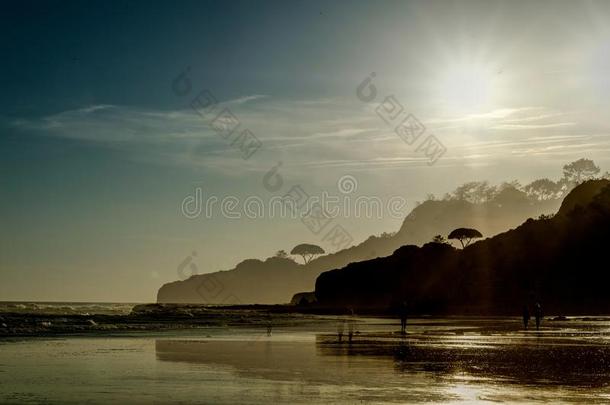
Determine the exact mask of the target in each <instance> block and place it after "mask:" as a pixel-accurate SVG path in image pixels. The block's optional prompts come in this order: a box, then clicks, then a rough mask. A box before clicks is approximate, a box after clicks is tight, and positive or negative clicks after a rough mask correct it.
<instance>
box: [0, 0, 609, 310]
mask: <svg viewBox="0 0 610 405" xmlns="http://www.w3.org/2000/svg"><path fill="white" fill-rule="evenodd" d="M0 49H1V50H2V62H1V63H0V88H1V89H2V91H1V92H0V300H5V301H6V300H38V301H98V302H150V301H154V300H155V297H156V291H157V289H158V288H159V287H160V286H161V285H162V284H163V283H166V282H170V281H175V280H177V279H179V278H180V277H181V273H180V271H179V269H180V266H181V264H182V263H184V261H185V260H192V262H193V263H195V265H196V267H197V271H198V272H200V273H206V272H211V271H217V270H224V269H230V268H232V267H233V266H234V265H235V264H237V263H238V262H240V261H242V260H244V259H246V258H259V259H264V258H266V257H269V256H271V255H273V254H274V253H275V252H276V251H277V250H280V249H284V250H286V251H290V249H292V247H293V246H295V245H296V244H298V243H302V242H307V243H315V244H319V245H320V246H322V247H323V248H324V249H325V250H327V251H328V252H332V251H335V250H337V247H336V246H333V245H332V243H329V241H328V240H325V239H324V232H319V233H316V232H312V230H311V229H310V228H308V227H307V226H305V225H304V224H303V223H302V221H300V220H298V219H295V218H292V217H281V216H280V215H277V213H273V214H269V212H268V211H266V213H267V214H266V215H260V213H259V215H252V212H251V210H248V209H247V208H246V207H245V206H246V203H245V202H246V201H247V199H248V198H249V197H250V198H251V199H255V200H256V201H263V203H265V204H266V205H265V206H264V207H265V209H267V208H268V206H270V205H271V203H269V199H271V198H272V197H274V196H282V195H286V194H287V193H289V192H290V191H291V190H293V189H294V187H297V186H298V188H299V189H300V190H305V191H306V193H307V194H309V195H316V196H318V195H323V194H324V193H327V194H328V195H331V196H336V197H339V198H341V201H342V202H344V201H345V200H346V199H350V198H351V200H349V203H348V205H350V204H351V203H352V202H353V201H354V200H355V199H356V198H357V197H363V198H377V199H379V200H380V201H382V203H383V207H384V208H383V212H382V215H377V216H375V217H370V218H369V217H363V216H362V215H360V216H358V215H355V214H354V210H352V212H346V211H345V212H342V214H341V215H339V216H338V217H337V218H335V219H334V223H335V224H339V225H340V226H341V227H342V229H344V230H345V231H346V232H347V233H348V234H349V236H350V239H351V240H352V241H353V243H359V242H361V241H363V240H364V239H366V238H367V237H368V236H370V235H374V234H381V233H382V232H393V231H396V230H397V229H398V228H399V227H400V225H401V223H402V218H404V216H406V215H407V214H408V212H409V210H410V209H412V208H413V207H414V206H415V205H416V204H417V202H418V201H421V200H423V199H424V198H425V197H426V195H428V194H430V193H433V194H435V195H438V196H442V195H443V194H444V193H445V192H448V191H451V190H452V189H454V188H455V187H456V186H458V185H460V184H462V183H464V182H466V181H470V180H488V181H490V182H492V183H499V182H502V181H509V180H513V179H517V180H519V181H521V182H522V183H524V184H525V183H527V182H529V181H532V180H534V179H537V178H541V177H549V178H552V179H553V178H554V179H556V178H558V177H560V176H561V167H562V166H563V164H565V163H567V162H570V161H573V160H577V159H579V158H581V157H586V158H590V159H593V160H594V161H595V162H596V163H597V164H598V165H599V166H601V168H602V170H604V171H605V170H608V169H610V161H609V160H610V159H609V158H608V156H609V154H608V152H609V151H610V125H609V124H608V120H607V117H608V111H610V101H609V98H608V97H607V95H608V94H609V92H610V75H609V74H608V72H609V71H610V3H608V2H602V1H600V2H572V1H569V2H568V1H538V2H511V1H463V2H462V1H446V2H444V1H435V2H430V1H415V2H410V1H370V2H365V1H342V2H330V1H329V2H319V1H266V2H252V1H243V2H241V1H225V2H221V1H214V2H211V1H193V2H190V1H178V2H154V1H151V2H145V1H132V2H129V1H126V2H114V1H104V2H102V1H91V2H76V1H18V2H17V1H4V2H2V3H1V5H0ZM367 80H368V81H367ZM210 95H211V97H213V99H214V100H215V101H214V103H213V104H211V105H207V104H205V103H203V101H205V100H206V98H205V97H209V96H210ZM222 114H224V115H222ZM403 118H404V119H407V121H405V122H408V123H410V124H413V123H415V125H414V126H409V127H408V128H409V131H411V132H408V133H409V134H411V135H410V137H409V136H407V137H405V136H404V134H405V133H404V132H403V133H402V135H403V136H402V137H401V136H400V134H399V133H398V132H397V131H396V128H397V124H399V123H400V122H402V119H403ZM396 120H398V121H396ZM237 123H238V124H239V126H237V128H236V129H235V131H234V132H233V133H231V132H230V130H231V129H232V128H234V127H235V125H234V124H237ZM246 130H247V131H246ZM243 131H246V132H243ZM244 134H245V135H244ZM244 140H248V143H244ZM244 145H249V147H248V148H247V149H244V148H243V147H244ZM422 145H423V146H422ZM426 145H428V146H429V145H434V148H435V149H429V148H426ZM240 147H241V149H240ZM430 151H433V152H435V153H432V154H431V156H430V153H427V152H430ZM274 168H275V169H276V170H275V171H273V169H274ZM278 176H279V177H278ZM278 178H281V184H279V183H278V182H277V180H278ZM198 190H200V191H198ZM198 192H199V195H200V196H202V198H201V199H200V204H199V206H198V207H197V204H195V205H194V207H195V208H193V205H192V204H190V205H189V201H190V202H192V201H193V199H196V198H197V193H198ZM214 197H215V198H216V199H217V200H218V201H219V203H218V204H217V205H216V206H215V208H214V209H212V210H211V213H210V215H207V212H206V211H205V210H203V213H202V212H200V211H201V210H199V211H198V210H197V208H199V209H201V206H202V205H204V206H205V203H206V201H211V200H210V198H212V199H213V198H214ZM222 201H228V203H227V204H228V205H224V208H222V207H220V204H221V203H220V202H222ZM392 201H394V202H396V201H399V202H400V201H402V202H404V204H403V203H401V204H397V205H395V206H394V205H393V206H392V209H390V208H388V207H389V206H390V205H391V204H390V202H392ZM201 202H203V204H201ZM222 204H225V203H222ZM254 206H256V205H254ZM249 207H250V208H252V206H249ZM185 209H186V211H185ZM223 209H224V211H223ZM390 211H391V212H390ZM227 213H228V214H227ZM263 282H264V281H263Z"/></svg>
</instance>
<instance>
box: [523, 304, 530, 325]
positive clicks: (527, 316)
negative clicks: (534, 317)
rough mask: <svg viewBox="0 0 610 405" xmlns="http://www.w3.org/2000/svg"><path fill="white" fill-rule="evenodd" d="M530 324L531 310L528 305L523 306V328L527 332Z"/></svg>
mask: <svg viewBox="0 0 610 405" xmlns="http://www.w3.org/2000/svg"><path fill="white" fill-rule="evenodd" d="M529 322H530V310H529V308H528V307H527V304H525V305H524V306H523V328H524V329H525V330H527V326H528V324H529Z"/></svg>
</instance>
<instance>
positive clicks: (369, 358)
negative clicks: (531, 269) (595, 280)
mask: <svg viewBox="0 0 610 405" xmlns="http://www.w3.org/2000/svg"><path fill="white" fill-rule="evenodd" d="M606 322H607V321H605V320H604V321H602V322H598V323H595V322H584V321H582V322H580V323H579V322H578V321H571V322H570V323H555V324H551V325H550V326H547V327H545V328H544V329H543V330H542V331H541V332H522V331H519V330H518V329H515V327H514V324H513V323H508V322H507V321H506V320H503V321H495V320H486V321H480V320H479V321H477V320H464V321H461V320H458V321H446V320H439V321H438V322H430V321H425V322H421V323H417V322H414V323H412V324H411V325H410V332H409V333H408V335H407V336H406V337H405V336H402V335H400V333H399V332H397V331H394V330H393V326H391V327H388V325H381V326H380V325H374V324H366V323H365V324H362V325H360V326H359V328H358V331H357V333H355V335H354V338H353V340H352V342H351V343H350V342H349V341H347V340H346V339H345V337H343V338H342V337H341V336H339V335H338V334H337V333H335V332H334V331H333V332H321V333H315V334H310V335H305V336H309V337H308V338H301V339H296V340H291V339H281V338H279V339H278V338H277V337H275V336H274V337H272V338H263V339H261V338H258V339H254V340H249V341H248V340H241V341H240V340H222V339H220V340H214V339H206V340H157V341H156V345H155V347H156V355H157V359H158V360H160V361H171V362H183V363H184V362H186V363H200V364H208V365H216V366H224V367H228V368H230V369H231V371H232V372H233V373H235V374H236V375H237V376H239V377H245V378H261V379H266V380H274V381H278V382H280V381H281V382H286V381H292V382H293V383H297V385H296V386H298V387H300V388H299V389H300V390H302V391H303V390H309V391H308V393H307V395H309V396H318V395H320V393H324V392H326V393H327V394H328V391H329V390H330V388H329V387H334V389H336V390H339V392H338V393H336V395H338V396H339V398H343V399H354V400H356V399H358V400H371V401H378V400H389V401H399V400H403V401H418V402H419V401H440V402H445V401H458V402H459V401H464V400H469V399H470V400H482V399H490V400H499V401H526V402H528V401H533V400H540V401H554V400H556V399H557V395H561V399H562V400H565V401H578V402H580V401H585V400H586V401H587V402H595V401H601V402H604V401H607V400H608V399H609V397H608V394H609V393H610V391H609V390H608V389H607V385H608V384H609V383H610V368H609V367H608V365H609V364H610V345H609V342H610V339H609V338H610V336H608V330H607V328H606ZM477 325H478V326H477ZM280 336H281V335H280ZM349 387H352V388H349ZM355 387H357V388H355ZM331 391H332V390H331ZM341 391H343V392H341ZM352 391H353V392H352ZM303 392H305V391H303ZM341 395H346V397H341ZM334 398H335V399H336V397H334ZM363 398H364V399H363Z"/></svg>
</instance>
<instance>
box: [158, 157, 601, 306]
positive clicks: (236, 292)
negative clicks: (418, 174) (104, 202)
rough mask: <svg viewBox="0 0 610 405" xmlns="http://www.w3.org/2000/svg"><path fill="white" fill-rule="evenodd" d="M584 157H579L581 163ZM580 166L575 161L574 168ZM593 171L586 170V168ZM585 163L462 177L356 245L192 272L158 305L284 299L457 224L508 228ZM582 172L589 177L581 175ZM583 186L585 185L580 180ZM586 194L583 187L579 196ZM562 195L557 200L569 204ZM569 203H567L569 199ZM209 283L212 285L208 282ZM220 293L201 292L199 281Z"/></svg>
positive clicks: (550, 206) (566, 185) (546, 208)
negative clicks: (554, 174) (558, 170)
mask: <svg viewBox="0 0 610 405" xmlns="http://www.w3.org/2000/svg"><path fill="white" fill-rule="evenodd" d="M583 162H584V163H583ZM581 166H582V167H581ZM592 167H593V168H594V169H596V170H592V169H591V168H592ZM598 171H599V168H597V167H596V166H595V165H594V163H593V162H592V161H587V160H583V159H581V160H579V161H576V162H573V163H571V164H569V165H566V166H564V177H563V178H562V179H560V180H558V181H557V182H554V181H552V180H549V179H538V180H535V181H533V182H531V183H530V184H527V185H525V186H521V185H520V184H519V183H518V182H517V181H513V182H511V183H504V184H501V185H499V186H492V185H489V184H488V183H487V182H480V181H479V182H476V181H475V182H469V183H466V184H463V185H461V186H459V187H457V188H456V189H455V190H454V191H453V192H451V193H448V194H446V196H445V197H444V198H443V199H441V200H437V199H434V198H429V199H428V200H427V201H424V202H423V203H421V204H419V205H418V206H417V207H415V208H414V209H413V210H412V211H411V213H410V214H409V215H408V216H407V217H406V218H405V220H404V221H403V224H402V226H401V227H400V229H399V230H398V232H396V233H392V234H387V233H386V234H383V235H380V236H371V237H369V238H368V239H366V240H365V241H364V242H362V243H360V244H359V245H356V246H352V247H350V248H348V249H344V250H341V251H338V252H335V253H331V254H327V255H323V256H320V257H318V258H316V259H314V260H311V261H310V262H309V263H308V264H306V265H301V264H297V263H295V262H294V261H292V260H287V259H285V258H282V257H278V258H276V259H282V260H279V261H278V260H274V259H273V258H271V259H267V260H265V261H260V260H257V259H249V260H245V261H243V262H241V263H240V264H238V265H237V266H236V267H235V268H234V269H231V270H227V271H219V272H214V273H207V274H202V275H196V276H193V277H191V278H189V279H188V280H184V281H176V282H173V283H169V284H166V285H164V286H162V287H161V289H160V290H159V292H158V294H157V301H158V302H160V303H207V304H211V303H214V304H231V303H243V304H255V303H256V304H277V303H288V302H290V300H291V297H292V296H293V295H294V294H295V293H299V292H303V291H311V290H313V288H314V284H315V280H316V278H317V277H318V276H319V275H320V274H321V273H322V272H324V271H328V270H330V269H337V268H341V267H344V266H346V265H348V264H349V263H353V262H360V261H364V260H370V259H374V258H377V257H385V256H388V255H391V254H392V253H393V252H394V251H395V250H396V249H398V248H399V247H400V246H404V245H423V244H425V243H427V242H430V241H431V240H432V238H433V237H434V236H435V235H439V234H440V235H447V234H448V233H449V232H450V231H451V230H452V229H455V228H459V227H467V228H475V229H478V230H479V231H480V232H481V233H482V234H483V235H484V236H485V237H489V236H493V235H496V234H498V233H500V232H504V231H505V230H507V229H510V228H514V227H516V226H518V225H519V224H521V223H522V222H523V221H525V220H526V219H527V218H530V217H538V216H539V215H541V214H545V215H546V214H551V213H554V212H557V210H558V209H559V206H560V204H561V201H562V197H563V196H564V195H565V193H567V192H568V191H569V190H570V189H571V188H572V187H573V186H574V185H575V184H577V182H578V181H581V180H582V179H584V178H590V176H592V175H593V174H595V173H597V172H598ZM587 176H589V177H587ZM586 187H589V186H586ZM584 194H586V193H585V192H584V191H583V195H584ZM571 198H573V197H572V196H569V199H566V202H564V204H572V203H571V202H570V201H571V200H570V199H571ZM576 203H577V202H576V201H575V202H574V204H576ZM217 284H218V285H219V286H217V287H213V286H216V285H217ZM202 285H203V286H207V287H209V288H219V289H220V288H221V289H222V293H218V294H210V293H205V294H203V293H202V288H207V287H202Z"/></svg>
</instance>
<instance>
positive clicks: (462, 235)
mask: <svg viewBox="0 0 610 405" xmlns="http://www.w3.org/2000/svg"><path fill="white" fill-rule="evenodd" d="M482 237H483V235H481V232H479V231H477V230H476V229H472V228H457V229H454V230H453V231H451V233H450V234H449V236H448V238H449V239H457V240H459V241H460V243H461V244H462V249H463V248H465V247H466V246H468V245H469V244H470V242H471V241H472V240H473V239H475V238H482Z"/></svg>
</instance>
